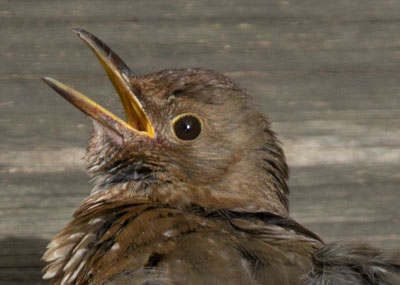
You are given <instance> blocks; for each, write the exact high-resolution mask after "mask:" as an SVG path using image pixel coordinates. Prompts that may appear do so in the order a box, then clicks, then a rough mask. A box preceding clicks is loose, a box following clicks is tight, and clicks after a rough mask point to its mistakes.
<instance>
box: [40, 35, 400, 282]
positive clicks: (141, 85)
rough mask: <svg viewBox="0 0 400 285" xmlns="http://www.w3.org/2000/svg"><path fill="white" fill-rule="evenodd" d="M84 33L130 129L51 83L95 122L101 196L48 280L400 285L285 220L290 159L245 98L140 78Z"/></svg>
mask: <svg viewBox="0 0 400 285" xmlns="http://www.w3.org/2000/svg"><path fill="white" fill-rule="evenodd" d="M76 32H77V34H78V35H79V36H80V37H81V38H82V39H83V40H84V41H85V42H86V43H87V44H88V45H89V46H90V48H91V49H92V50H93V51H94V53H95V54H96V56H97V57H98V59H99V60H100V62H101V63H102V65H103V67H104V68H105V70H106V72H107V74H108V75H109V77H110V79H111V82H112V83H113V84H114V86H115V88H116V90H117V92H118V94H119V96H120V99H121V102H122V104H123V106H124V108H125V112H126V115H127V121H126V122H125V121H123V120H121V119H119V118H118V117H116V116H115V115H113V114H112V113H110V112H109V111H107V110H105V109H104V108H102V107H100V106H99V105H97V104H95V103H94V102H93V101H91V100H90V99H88V98H87V97H85V96H84V95H82V94H80V93H79V92H77V91H75V90H73V89H72V88H69V87H67V86H65V85H63V84H62V83H60V82H58V81H56V80H54V79H51V78H44V81H45V82H46V83H48V84H49V85H50V86H51V87H52V88H54V89H55V90H56V91H57V92H59V93H60V94H61V95H62V96H63V97H64V98H66V99H67V100H68V101H70V102H71V103H72V104H74V105H75V106H76V107H78V108H79V109H80V110H82V111H83V112H85V113H86V114H87V115H89V116H90V117H92V118H93V119H94V132H93V135H92V138H91V141H90V143H89V147H88V150H87V162H88V171H89V174H90V175H91V176H92V178H93V182H94V188H93V190H92V193H91V195H90V196H89V197H88V198H87V199H86V200H85V201H84V202H83V204H82V205H81V206H80V208H79V209H78V210H77V211H76V212H75V214H74V217H73V220H72V221H71V222H70V223H69V224H68V225H67V226H66V227H65V228H64V229H63V230H62V231H61V232H60V233H59V234H58V235H57V236H56V237H55V238H54V239H53V240H52V241H51V243H50V244H49V246H48V250H47V252H46V253H45V255H44V257H43V258H44V259H45V260H46V261H47V262H49V265H48V266H47V267H46V268H45V273H44V278H45V279H51V284H300V283H301V284H375V283H374V282H375V281H376V284H397V283H396V282H397V281H399V280H400V273H399V272H400V261H399V260H400V258H399V254H398V253H393V254H387V253H384V252H381V251H379V250H376V249H373V248H371V247H368V246H364V245H357V244H356V245H353V244H344V243H339V244H332V245H324V243H323V242H322V241H321V239H320V238H319V237H318V236H317V235H316V234H314V233H312V232H311V231H309V230H307V229H305V228H304V227H303V226H301V225H300V224H298V223H297V222H295V221H293V220H292V219H291V218H290V217H289V215H288V202H287V194H288V188H287V185H286V179H287V178H288V169H287V165H286V162H285V157H284V154H283V151H282V149H281V147H280V145H279V142H278V141H277V139H276V137H275V135H274V133H273V132H272V131H271V129H270V126H269V124H268V122H267V120H266V119H265V117H264V116H263V115H262V114H261V113H259V112H258V111H257V110H256V108H255V107H254V106H253V104H252V103H251V100H250V98H249V96H248V95H247V94H246V92H245V91H244V90H243V89H241V88H240V87H238V86H237V85H236V84H235V83H233V82H232V81H231V80H230V79H228V78H227V77H225V76H223V75H221V74H218V73H216V72H213V71H210V70H203V69H179V70H178V69H169V70H164V71H160V72H156V73H151V74H148V75H144V76H136V75H134V74H133V72H132V71H130V69H129V68H128V67H127V66H126V64H125V63H124V62H123V61H122V60H121V59H120V58H119V57H118V56H117V55H116V54H115V53H114V52H112V51H111V50H110V49H109V48H108V47H107V46H106V45H105V44H104V43H102V42H101V41H100V40H99V39H97V38H96V37H94V36H93V35H91V34H90V33H88V32H86V31H83V30H76ZM343 280H347V281H346V282H347V283H346V282H342V281H343ZM349 280H350V281H349ZM371 280H372V281H371ZM338 282H339V283H338ZM371 282H372V283H371ZM379 282H381V283H379ZM385 282H386V283H385ZM393 282H394V283H393Z"/></svg>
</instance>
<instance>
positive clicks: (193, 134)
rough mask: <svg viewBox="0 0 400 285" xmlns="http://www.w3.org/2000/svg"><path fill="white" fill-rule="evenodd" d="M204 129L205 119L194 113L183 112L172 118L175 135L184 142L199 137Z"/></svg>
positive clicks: (172, 129) (172, 128)
mask: <svg viewBox="0 0 400 285" xmlns="http://www.w3.org/2000/svg"><path fill="white" fill-rule="evenodd" d="M202 130H203V121H202V120H201V119H200V117H199V116H198V115H196V114H194V113H183V114H180V115H178V116H176V117H175V118H173V119H172V122H171V131H172V134H173V135H174V137H175V138H176V139H177V140H179V141H183V142H188V141H193V140H195V139H197V138H198V137H199V136H200V134H201V131H202Z"/></svg>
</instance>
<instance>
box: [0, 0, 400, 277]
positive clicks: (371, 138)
mask: <svg viewBox="0 0 400 285" xmlns="http://www.w3.org/2000/svg"><path fill="white" fill-rule="evenodd" d="M75 27H80V28H85V29H87V30H89V31H91V32H93V33H94V34H96V35H98V36H99V37H100V38H102V39H103V40H104V41H106V42H107V43H108V44H109V45H110V46H111V47H112V48H113V49H114V50H116V51H117V52H118V54H120V55H121V56H122V58H124V59H125V61H126V62H127V63H128V64H129V65H130V66H131V67H132V69H133V70H134V71H135V72H136V73H137V74H143V73H147V72H150V71H157V70H160V69H163V68H169V67H205V68H211V69H215V70H217V71H219V72H223V73H225V74H227V75H228V76H231V77H232V78H233V79H234V80H235V81H237V82H239V83H240V84H241V86H243V87H245V88H246V89H247V90H249V92H250V93H251V94H253V95H254V97H255V101H256V102H257V103H258V104H259V105H260V108H261V109H262V110H263V112H265V113H266V114H268V115H269V117H270V118H271V121H272V122H273V127H274V129H275V131H277V132H278V134H279V135H280V138H281V140H282V142H283V144H284V148H285V150H286V153H287V157H288V162H289V165H290V166H291V180H290V186H291V191H292V194H291V196H290V202H291V211H292V215H293V217H294V218H295V219H297V220H298V221H299V222H301V223H303V224H305V225H306V226H308V227H309V228H311V229H312V230H314V231H316V232H317V233H319V234H320V235H321V236H322V237H323V238H324V239H325V240H326V241H332V240H336V239H348V238H352V239H362V240H366V241H369V242H371V243H372V244H374V245H377V246H383V247H386V248H394V247H400V211H399V201H400V193H399V192H400V1H397V0H375V1H373V0H353V1H348V0H338V1H328V0H326V1H322V0H307V1H296V0H258V1H257V0H254V1H240V0H236V1H234V0H223V1H211V0H208V1H198V0H189V1H186V0H179V1H162V0H159V1H148V0H147V1H145V0H135V1H108V0H107V1H106V0H101V1H94V0H91V1H45V0H41V1H38V0H36V1H29V0H19V1H11V0H9V1H6V0H0V39H1V44H0V283H1V284H43V281H41V278H40V269H41V267H42V266H43V263H42V262H41V261H40V256H41V254H42V253H43V251H44V248H45V245H46V243H47V242H48V240H49V239H50V238H51V237H52V236H53V235H54V234H55V233H56V232H57V231H58V230H60V229H61V228H62V227H63V225H65V224H66V223H67V221H68V220H69V219H70V216H71V214H72V212H73V211H74V209H75V208H76V207H77V206H78V205H79V203H80V201H81V200H82V199H83V197H85V196H86V195H87V194H88V193H89V190H90V184H89V181H88V177H87V176H86V174H85V170H84V163H83V161H82V160H81V157H82V155H83V153H84V148H85V146H86V141H87V138H88V134H89V132H90V129H91V125H90V123H89V121H88V120H87V119H86V118H85V116H84V115H82V114H81V113H80V112H79V111H77V110H76V109H74V108H73V107H72V106H70V105H69V104H68V103H66V102H65V101H64V100H63V99H62V98H60V97H59V96H58V95H56V94H55V92H54V91H52V90H50V89H49V88H48V87H47V86H46V85H45V84H44V83H42V82H41V81H40V80H39V76H52V77H55V78H57V79H59V80H61V81H62V82H65V83H67V84H70V85H72V86H74V87H75V88H77V89H78V90H80V91H82V92H83V93H85V94H87V95H88V96H90V97H91V98H93V99H95V100H96V101H97V102H100V103H101V104H103V105H105V106H107V107H108V108H110V109H111V110H113V111H115V112H117V113H120V112H121V111H122V107H121V106H119V102H118V100H116V98H117V97H116V95H115V92H114V90H113V89H112V87H111V85H110V83H109V81H108V79H107V78H106V76H105V73H104V71H103V70H102V68H101V67H100V65H99V63H98V62H97V60H96V59H95V57H94V56H93V55H92V54H91V52H90V51H89V50H88V48H87V47H86V46H85V45H84V44H83V43H82V42H81V41H80V40H79V39H78V38H77V37H76V35H75V34H74V33H72V32H71V29H72V28H75Z"/></svg>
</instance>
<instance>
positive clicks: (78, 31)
mask: <svg viewBox="0 0 400 285" xmlns="http://www.w3.org/2000/svg"><path fill="white" fill-rule="evenodd" d="M72 31H73V32H74V33H75V34H77V36H78V37H80V38H81V39H82V38H84V37H85V36H87V35H88V34H89V32H87V31H85V30H84V29H79V28H74V29H72Z"/></svg>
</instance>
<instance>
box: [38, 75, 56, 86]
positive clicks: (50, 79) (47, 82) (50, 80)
mask: <svg viewBox="0 0 400 285" xmlns="http://www.w3.org/2000/svg"><path fill="white" fill-rule="evenodd" d="M40 79H41V80H42V81H43V82H44V83H46V84H47V85H51V84H52V83H53V82H54V79H53V78H51V77H48V76H41V77H40Z"/></svg>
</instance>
